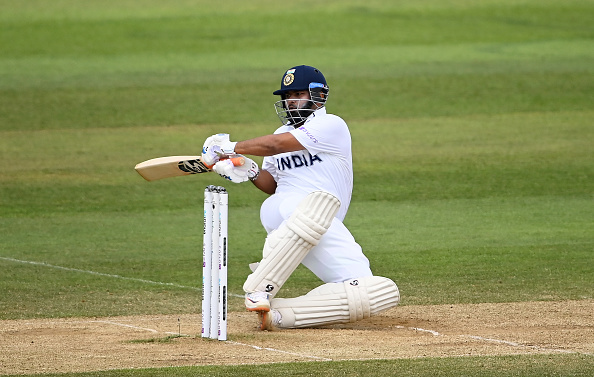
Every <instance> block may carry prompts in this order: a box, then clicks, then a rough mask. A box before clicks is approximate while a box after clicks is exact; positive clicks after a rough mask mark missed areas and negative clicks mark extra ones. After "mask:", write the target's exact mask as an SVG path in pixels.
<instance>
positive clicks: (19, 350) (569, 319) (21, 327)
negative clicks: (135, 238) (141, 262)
mask: <svg viewBox="0 0 594 377" xmlns="http://www.w3.org/2000/svg"><path fill="white" fill-rule="evenodd" d="M592 313H594V300H582V301H563V302H529V303H507V304H476V305H436V306H402V307H397V308H394V309H392V310H390V311H387V312H385V313H383V314H382V315H380V316H377V317H373V318H370V319H368V320H365V321H361V322H358V323H356V324H351V325H344V326H340V327H332V328H324V329H306V330H282V331H274V332H260V331H258V330H257V329H256V324H257V319H256V315H255V314H253V313H247V312H246V313H230V316H229V317H230V318H229V340H228V341H226V342H219V341H214V340H207V339H202V338H200V337H199V335H198V334H199V333H200V316H199V314H196V315H183V316H133V317H111V318H75V319H42V320H18V321H16V320H14V321H13V320H8V321H0V374H29V373H49V372H83V371H95V370H108V369H121V368H149V367H164V366H187V365H224V364H246V363H275V362H298V361H329V360H364V359H397V358H414V357H444V356H445V357H447V356H479V355H512V354H544V353H547V354H548V353H580V354H587V355H594V317H593V316H592ZM180 334H182V335H187V336H181V337H179V335H180ZM176 336H177V337H176ZM167 337H173V338H172V339H170V341H168V342H163V341H157V340H163V339H167Z"/></svg>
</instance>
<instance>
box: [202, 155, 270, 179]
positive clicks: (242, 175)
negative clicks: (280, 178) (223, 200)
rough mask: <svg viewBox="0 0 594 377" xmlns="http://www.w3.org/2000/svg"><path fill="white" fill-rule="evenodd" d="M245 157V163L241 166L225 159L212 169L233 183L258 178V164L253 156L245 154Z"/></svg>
mask: <svg viewBox="0 0 594 377" xmlns="http://www.w3.org/2000/svg"><path fill="white" fill-rule="evenodd" d="M243 158H244V159H245V163H244V164H243V165H241V166H235V165H233V162H231V160H229V159H225V160H220V161H219V162H217V163H216V164H215V165H214V166H213V168H212V170H214V171H215V172H216V173H217V174H219V175H220V176H221V177H223V178H225V179H227V180H229V181H231V182H233V183H242V182H245V181H247V180H254V179H256V178H257V177H258V175H259V174H260V168H259V167H258V164H257V163H256V162H255V161H254V160H252V159H251V158H247V157H245V156H244V157H243Z"/></svg>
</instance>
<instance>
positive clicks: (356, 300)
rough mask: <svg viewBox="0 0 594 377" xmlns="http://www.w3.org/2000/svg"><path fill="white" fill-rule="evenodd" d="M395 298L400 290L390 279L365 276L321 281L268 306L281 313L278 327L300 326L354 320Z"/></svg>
mask: <svg viewBox="0 0 594 377" xmlns="http://www.w3.org/2000/svg"><path fill="white" fill-rule="evenodd" d="M399 302H400V292H399V291H398V287H397V286H396V284H395V283H394V282H393V281H392V280H390V279H388V278H385V277H381V276H369V277H364V278H359V279H352V280H347V281H345V282H344V283H328V284H324V285H321V286H319V287H318V288H316V289H314V290H312V291H310V292H309V293H307V294H306V295H305V296H300V297H295V298H277V299H274V300H272V301H271V303H270V306H271V307H272V309H274V310H278V311H279V312H280V314H281V315H282V323H281V325H280V326H279V327H281V328H301V327H316V326H326V325H333V324H339V323H349V322H356V321H359V320H362V319H364V318H369V317H371V316H372V315H375V314H377V313H380V312H382V311H384V310H387V309H390V308H393V307H395V306H396V305H398V303H399Z"/></svg>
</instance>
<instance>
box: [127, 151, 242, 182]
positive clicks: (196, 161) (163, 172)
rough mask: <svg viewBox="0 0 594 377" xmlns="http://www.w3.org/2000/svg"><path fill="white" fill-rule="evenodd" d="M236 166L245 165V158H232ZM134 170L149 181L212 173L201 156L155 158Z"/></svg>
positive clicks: (142, 163)
mask: <svg viewBox="0 0 594 377" xmlns="http://www.w3.org/2000/svg"><path fill="white" fill-rule="evenodd" d="M231 160H232V161H233V164H234V165H235V166H240V165H243V164H244V163H245V160H244V158H243V157H234V158H231ZM134 169H135V170H136V171H137V172H138V174H140V175H141V176H142V177H143V178H144V179H146V180H147V181H156V180H159V179H163V178H172V177H181V176H184V175H191V174H200V173H208V172H210V171H212V170H211V169H210V168H209V167H208V166H206V164H205V163H204V162H203V161H202V159H201V157H200V156H168V157H158V158H153V159H150V160H147V161H144V162H141V163H139V164H137V165H136V166H135V167H134Z"/></svg>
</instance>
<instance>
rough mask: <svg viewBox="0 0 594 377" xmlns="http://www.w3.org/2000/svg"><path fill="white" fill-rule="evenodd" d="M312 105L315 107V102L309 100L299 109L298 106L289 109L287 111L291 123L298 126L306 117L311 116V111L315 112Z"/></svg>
mask: <svg viewBox="0 0 594 377" xmlns="http://www.w3.org/2000/svg"><path fill="white" fill-rule="evenodd" d="M312 107H313V102H312V101H307V103H306V104H305V105H304V106H303V107H302V108H300V109H297V108H289V109H287V111H286V113H287V117H288V118H289V120H290V121H291V124H293V125H294V126H296V125H298V124H300V123H302V122H303V121H304V120H305V118H307V117H308V116H310V115H311V113H312V112H313V109H312Z"/></svg>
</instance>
